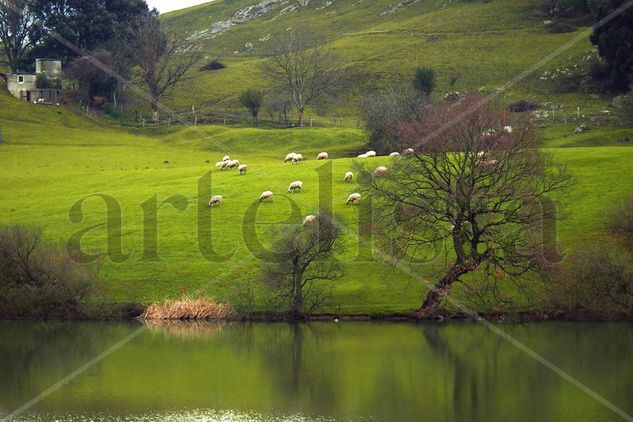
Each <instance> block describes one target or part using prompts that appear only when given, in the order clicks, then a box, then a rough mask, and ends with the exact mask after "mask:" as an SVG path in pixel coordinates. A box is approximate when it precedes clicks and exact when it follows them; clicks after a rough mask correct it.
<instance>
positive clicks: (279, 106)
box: [264, 89, 292, 126]
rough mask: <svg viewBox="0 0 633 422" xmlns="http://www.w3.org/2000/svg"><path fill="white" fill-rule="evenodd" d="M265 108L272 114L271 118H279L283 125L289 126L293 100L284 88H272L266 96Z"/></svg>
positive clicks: (278, 120)
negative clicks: (285, 92)
mask: <svg viewBox="0 0 633 422" xmlns="http://www.w3.org/2000/svg"><path fill="white" fill-rule="evenodd" d="M264 108H265V109H266V111H267V112H268V114H269V115H270V118H271V120H273V121H274V120H277V122H278V123H279V124H280V125H281V126H288V124H289V120H288V119H289V118H288V115H289V114H290V110H291V108H292V102H291V101H290V96H289V95H286V94H284V93H283V91H282V90H276V89H272V90H270V91H269V92H268V93H266V95H265V96H264Z"/></svg>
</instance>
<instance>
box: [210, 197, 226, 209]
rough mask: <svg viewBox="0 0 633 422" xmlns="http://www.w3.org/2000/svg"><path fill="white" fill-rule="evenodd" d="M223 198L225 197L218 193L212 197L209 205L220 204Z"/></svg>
mask: <svg viewBox="0 0 633 422" xmlns="http://www.w3.org/2000/svg"><path fill="white" fill-rule="evenodd" d="M222 200H223V198H222V197H221V196H220V195H216V196H214V197H212V198H211V200H210V201H209V206H210V207H214V206H216V205H220V204H222Z"/></svg>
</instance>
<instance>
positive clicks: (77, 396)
mask: <svg viewBox="0 0 633 422" xmlns="http://www.w3.org/2000/svg"><path fill="white" fill-rule="evenodd" d="M495 326H496V327H498V328H500V329H501V330H503V331H504V332H505V333H507V334H508V335H510V336H512V338H514V339H516V340H517V341H519V342H521V344H523V345H525V346H526V347H527V348H529V349H530V350H532V351H534V352H536V353H538V354H539V355H540V356H542V357H543V358H545V359H547V361H548V362H551V364H552V365H555V366H556V367H557V368H559V369H560V370H561V371H564V373H565V374H568V375H569V376H571V377H573V379H574V380H577V381H578V382H580V383H582V384H583V385H584V386H585V387H586V389H585V388H584V387H582V388H579V386H578V385H575V384H574V383H572V382H570V380H568V379H564V377H563V376H561V374H562V372H561V373H556V372H555V371H553V370H552V369H551V368H548V367H546V365H544V364H543V363H542V362H539V361H537V360H536V359H534V357H533V356H530V355H529V354H527V353H526V352H525V351H524V350H520V349H519V348H517V347H516V345H514V344H511V343H510V342H508V341H507V340H506V339H504V338H502V337H501V336H500V335H499V334H498V333H495V332H493V331H492V330H491V329H490V328H488V327H486V326H484V325H481V324H479V323H476V322H449V323H429V324H410V323H390V322H375V323H369V322H347V321H343V322H339V323H335V322H314V323H307V324H296V325H294V324H285V323H233V324H185V323H160V324H149V325H144V324H140V323H136V322H133V323H132V322H130V323H119V322H117V323H100V322H99V323H97V322H90V323H88V322H82V323H57V322H0V418H1V417H6V416H9V415H12V412H14V411H15V410H16V409H21V413H20V414H19V415H17V414H16V415H14V416H15V420H21V421H49V420H64V421H65V420H69V421H106V420H108V421H109V420H125V421H128V420H142V421H158V420H165V419H167V420H174V421H198V420H203V421H207V420H208V421H214V420H225V421H252V420H255V421H268V420H280V421H285V420H287V421H330V420H332V421H333V420H342V421H355V420H366V421H374V420H376V421H419V420H429V421H464V420H474V421H477V420H481V421H483V420H486V421H508V420H513V421H546V420H551V421H561V420H574V421H580V420H587V421H605V420H622V414H620V415H618V413H617V412H618V411H620V412H623V414H624V416H625V418H626V414H628V415H631V414H633V353H632V351H633V324H629V323H613V324H598V323H559V322H548V323H530V324H500V325H495ZM589 390H591V392H590V391H589ZM594 393H595V394H597V395H595V394H594ZM601 401H605V402H608V403H610V405H609V406H610V407H611V408H610V407H609V406H607V405H605V403H603V402H601Z"/></svg>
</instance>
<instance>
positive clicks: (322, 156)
mask: <svg viewBox="0 0 633 422" xmlns="http://www.w3.org/2000/svg"><path fill="white" fill-rule="evenodd" d="M328 158H330V154H328V153H327V152H322V153H320V154H319V155H317V160H327V159H328Z"/></svg>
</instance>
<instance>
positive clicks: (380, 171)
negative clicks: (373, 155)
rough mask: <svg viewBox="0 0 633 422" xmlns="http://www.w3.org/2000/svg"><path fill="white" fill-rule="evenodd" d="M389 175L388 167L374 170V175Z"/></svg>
mask: <svg viewBox="0 0 633 422" xmlns="http://www.w3.org/2000/svg"><path fill="white" fill-rule="evenodd" d="M386 175H387V167H378V168H377V169H376V170H374V177H385V176H386Z"/></svg>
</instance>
